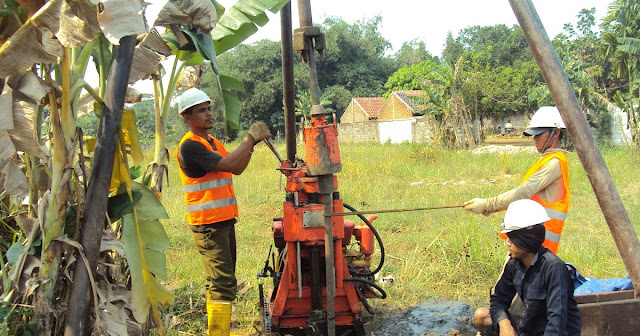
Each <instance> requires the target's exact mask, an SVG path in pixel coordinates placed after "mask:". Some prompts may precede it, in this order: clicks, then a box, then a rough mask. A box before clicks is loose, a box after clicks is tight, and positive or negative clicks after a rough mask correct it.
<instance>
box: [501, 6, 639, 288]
mask: <svg viewBox="0 0 640 336" xmlns="http://www.w3.org/2000/svg"><path fill="white" fill-rule="evenodd" d="M509 2H510V4H511V8H513V12H514V13H515V15H516V18H517V19H518V22H519V23H520V27H522V31H523V32H524V35H525V37H526V38H527V41H528V42H529V46H531V50H532V51H533V55H534V57H535V59H536V62H538V66H539V67H540V71H541V72H542V76H543V77H544V80H545V82H546V83H547V86H548V87H549V90H550V91H551V96H552V97H553V101H554V102H555V103H556V105H557V107H558V109H559V110H560V114H561V116H562V119H563V120H564V123H565V125H566V126H567V130H568V132H569V135H570V136H571V139H572V140H573V144H574V146H575V148H576V152H577V153H578V157H579V158H580V161H581V162H582V166H583V167H584V170H585V172H586V173H587V177H588V178H589V182H590V183H591V188H593V192H594V194H595V195H596V198H597V200H598V204H600V209H602V214H603V215H604V218H605V221H606V222H607V225H608V226H609V230H610V231H611V235H612V236H613V239H614V241H615V243H616V246H617V248H618V251H619V252H620V256H621V257H622V261H623V262H624V265H625V267H626V269H627V272H629V277H630V278H631V282H632V283H633V287H634V288H635V291H636V295H638V294H639V293H640V243H639V242H638V236H637V235H636V232H635V230H634V229H633V226H632V225H631V220H630V219H629V215H628V214H627V211H626V210H625V208H624V205H623V204H622V199H621V198H620V195H619V194H618V190H617V189H616V186H615V184H614V183H613V179H612V178H611V174H610V173H609V170H608V169H607V165H606V163H605V162H604V159H603V157H602V154H601V153H600V150H599V149H598V145H597V144H596V141H595V139H594V138H593V136H592V134H591V130H590V129H589V125H588V124H587V121H586V119H585V117H584V114H583V112H582V109H581V108H580V105H579V104H578V100H577V98H576V95H575V93H574V91H573V88H572V87H571V84H570V83H569V80H568V79H567V75H566V74H565V72H564V69H563V68H562V65H561V63H560V60H559V59H558V55H557V54H556V52H555V50H554V49H553V45H552V44H551V41H549V37H548V36H547V33H546V31H545V30H544V27H543V26H542V22H540V18H539V17H538V14H537V12H536V10H535V7H534V6H533V4H532V3H531V0H509Z"/></svg>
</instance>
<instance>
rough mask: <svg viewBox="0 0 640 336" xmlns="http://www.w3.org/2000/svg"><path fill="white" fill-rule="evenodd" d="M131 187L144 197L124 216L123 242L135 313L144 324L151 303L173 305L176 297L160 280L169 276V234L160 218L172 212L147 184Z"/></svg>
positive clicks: (135, 184)
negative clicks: (167, 266)
mask: <svg viewBox="0 0 640 336" xmlns="http://www.w3.org/2000/svg"><path fill="white" fill-rule="evenodd" d="M132 189H133V191H135V192H140V193H141V194H142V198H140V200H139V201H138V202H137V203H136V204H135V206H134V207H133V209H132V211H131V213H129V214H126V215H124V217H123V218H122V242H123V243H124V252H125V256H126V258H127V263H128V264H129V270H130V273H131V296H132V303H133V307H132V310H133V315H134V317H135V318H136V320H137V321H138V322H140V323H143V322H145V321H146V320H147V318H148V316H149V310H150V308H151V306H152V305H153V306H157V305H171V304H172V303H173V301H174V299H175V297H174V296H173V294H171V293H170V292H169V291H168V290H167V289H166V288H164V287H163V286H162V284H161V283H160V281H159V280H166V278H167V269H166V257H165V254H164V251H166V250H167V249H168V248H169V237H168V236H167V233H166V232H165V230H164V228H163V227H162V224H161V223H160V219H167V218H169V215H168V214H167V212H166V211H165V209H164V207H163V206H162V203H160V201H159V200H158V198H157V197H156V196H155V194H154V193H153V192H152V191H151V190H149V189H148V188H147V187H145V186H143V185H141V184H139V183H134V184H133V185H132Z"/></svg>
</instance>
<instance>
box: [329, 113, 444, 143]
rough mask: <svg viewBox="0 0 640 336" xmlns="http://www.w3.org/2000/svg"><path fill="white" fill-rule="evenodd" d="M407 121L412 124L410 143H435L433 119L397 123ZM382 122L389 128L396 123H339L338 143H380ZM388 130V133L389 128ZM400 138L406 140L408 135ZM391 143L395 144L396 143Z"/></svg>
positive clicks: (424, 118)
mask: <svg viewBox="0 0 640 336" xmlns="http://www.w3.org/2000/svg"><path fill="white" fill-rule="evenodd" d="M407 121H409V122H410V123H411V131H410V133H411V135H410V138H411V141H410V142H417V143H431V142H432V141H433V134H434V128H435V126H434V122H433V120H432V119H431V117H415V118H411V119H410V120H409V119H405V120H398V121H397V122H398V123H406V122H407ZM382 122H384V123H385V125H386V126H389V125H388V124H389V123H394V121H387V120H385V121H378V120H370V121H367V122H363V123H344V124H343V123H339V124H338V141H340V142H341V143H380V141H381V140H380V123H382ZM386 129H387V131H388V129H389V127H387V128H386ZM400 129H402V128H400ZM399 136H400V138H402V139H404V138H405V137H406V134H401V135H399ZM385 140H386V139H385ZM391 142H392V143H395V142H396V141H391Z"/></svg>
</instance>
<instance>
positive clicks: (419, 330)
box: [371, 299, 476, 336]
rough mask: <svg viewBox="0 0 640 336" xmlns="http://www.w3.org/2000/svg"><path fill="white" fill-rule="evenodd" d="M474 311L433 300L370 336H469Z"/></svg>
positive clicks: (391, 321)
mask: <svg viewBox="0 0 640 336" xmlns="http://www.w3.org/2000/svg"><path fill="white" fill-rule="evenodd" d="M474 310H475V308H473V307H471V306H469V305H467V304H466V303H463V302H458V301H448V300H444V299H434V300H430V301H425V302H422V303H420V304H418V305H416V306H413V307H411V308H409V309H408V310H406V311H404V312H402V313H400V314H398V315H397V316H393V317H390V318H388V319H386V320H385V321H384V322H382V325H381V326H379V327H376V328H375V329H374V330H372V332H371V335H372V336H398V335H403V336H440V335H447V336H454V335H456V336H472V335H476V330H475V328H474V327H473V311H474Z"/></svg>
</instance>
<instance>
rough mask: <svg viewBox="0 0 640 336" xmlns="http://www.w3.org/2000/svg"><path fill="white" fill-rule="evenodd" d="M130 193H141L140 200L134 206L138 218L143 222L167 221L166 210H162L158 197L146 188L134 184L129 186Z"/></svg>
mask: <svg viewBox="0 0 640 336" xmlns="http://www.w3.org/2000/svg"><path fill="white" fill-rule="evenodd" d="M131 189H132V191H137V192H140V193H142V199H141V200H140V202H138V203H137V204H136V211H137V213H138V217H139V218H140V219H144V220H155V219H169V214H168V213H167V210H165V209H164V206H162V203H160V200H158V197H156V195H155V194H154V193H153V191H151V189H149V188H147V187H146V186H144V185H142V184H140V183H137V182H134V183H133V184H132V185H131Z"/></svg>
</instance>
